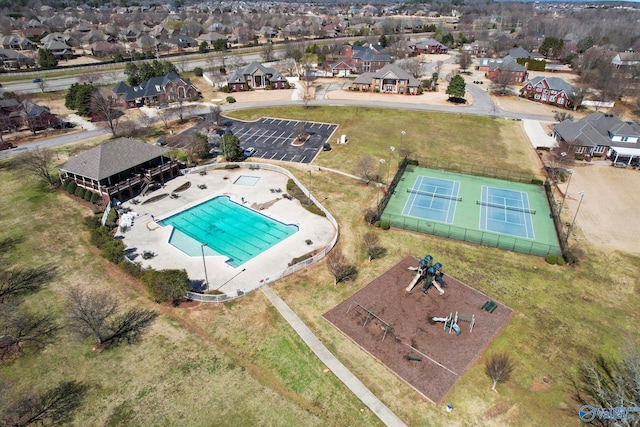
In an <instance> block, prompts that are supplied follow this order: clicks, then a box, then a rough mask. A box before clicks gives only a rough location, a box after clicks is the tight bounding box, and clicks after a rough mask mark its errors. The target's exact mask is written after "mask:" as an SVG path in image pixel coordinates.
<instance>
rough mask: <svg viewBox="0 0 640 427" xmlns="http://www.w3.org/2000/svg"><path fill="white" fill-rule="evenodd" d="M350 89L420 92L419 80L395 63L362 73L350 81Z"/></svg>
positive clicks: (398, 92)
mask: <svg viewBox="0 0 640 427" xmlns="http://www.w3.org/2000/svg"><path fill="white" fill-rule="evenodd" d="M350 90H355V91H360V92H380V93H396V94H407V95H418V94H420V93H421V91H420V82H419V81H418V80H417V79H416V78H415V77H413V76H412V75H411V74H409V73H407V72H406V71H404V70H403V69H402V68H400V67H398V66H397V65H395V64H388V65H386V66H385V67H383V68H381V69H380V70H378V71H376V72H375V73H362V74H361V75H360V76H358V77H357V78H356V79H355V80H354V81H353V83H351V87H350Z"/></svg>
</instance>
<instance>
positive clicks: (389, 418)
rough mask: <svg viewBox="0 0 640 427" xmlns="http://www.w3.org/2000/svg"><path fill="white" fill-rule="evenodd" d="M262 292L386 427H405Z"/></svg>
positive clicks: (283, 306) (295, 319) (290, 313)
mask: <svg viewBox="0 0 640 427" xmlns="http://www.w3.org/2000/svg"><path fill="white" fill-rule="evenodd" d="M262 292H263V293H264V294H265V296H266V297H267V298H268V299H269V301H271V304H273V306H274V307H275V308H276V309H277V310H278V312H280V314H281V315H282V317H284V318H285V320H286V321H287V322H288V323H289V325H291V327H293V329H294V330H295V331H296V333H297V334H298V335H299V336H300V338H302V340H303V341H304V342H305V343H306V344H307V345H308V346H309V348H310V349H311V350H312V351H313V352H314V353H315V354H316V356H318V358H319V359H320V360H321V361H322V363H324V364H325V365H326V366H327V368H329V369H331V372H333V373H334V374H335V375H336V376H337V377H338V378H339V379H340V381H342V382H343V383H344V385H346V386H347V387H348V388H349V390H351V391H352V392H353V393H354V394H355V395H356V396H357V397H358V399H360V400H361V401H362V403H364V404H365V405H367V407H368V408H369V409H371V410H372V411H373V413H374V414H376V416H377V417H378V418H380V420H381V421H382V422H383V423H384V424H385V425H387V426H406V424H405V423H404V422H402V420H401V419H400V418H398V416H397V415H396V414H394V413H393V412H391V410H390V409H389V408H387V407H386V406H385V404H384V403H382V402H381V401H380V399H378V398H377V397H376V396H375V395H374V394H373V393H371V391H370V390H369V389H368V388H367V387H366V386H365V385H364V384H362V382H361V381H360V380H359V379H358V378H357V377H356V376H355V375H353V374H352V373H351V371H349V370H348V369H347V368H346V367H345V366H344V365H343V364H342V363H341V362H340V361H339V360H338V359H337V358H336V357H335V356H334V355H333V354H332V353H331V352H330V351H329V350H328V349H327V347H325V346H324V344H322V343H321V342H320V340H319V339H318V337H316V336H315V335H314V333H313V332H311V329H309V328H308V327H307V326H306V325H305V324H304V323H303V322H302V320H300V318H299V317H298V316H297V315H296V314H295V313H294V312H293V310H291V308H290V307H289V306H288V305H287V304H286V303H285V302H284V301H283V300H282V299H281V298H280V297H279V296H278V295H276V293H275V292H273V290H272V289H271V288H270V287H269V286H264V287H263V288H262Z"/></svg>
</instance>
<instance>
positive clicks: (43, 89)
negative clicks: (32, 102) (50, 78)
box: [38, 79, 49, 93]
mask: <svg viewBox="0 0 640 427" xmlns="http://www.w3.org/2000/svg"><path fill="white" fill-rule="evenodd" d="M48 86H49V84H48V83H47V82H46V81H44V79H40V81H39V82H38V88H39V89H40V91H41V92H42V93H45V92H46V91H47V87H48Z"/></svg>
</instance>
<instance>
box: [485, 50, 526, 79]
mask: <svg viewBox="0 0 640 427" xmlns="http://www.w3.org/2000/svg"><path fill="white" fill-rule="evenodd" d="M478 70H480V71H486V72H485V77H487V78H488V79H489V80H502V79H505V80H506V81H508V82H509V84H522V83H523V82H524V81H525V80H526V79H527V75H528V73H527V66H526V65H520V64H518V62H517V61H516V60H515V59H514V58H512V57H510V56H508V55H507V56H505V57H504V58H495V59H493V58H481V59H480V65H479V66H478Z"/></svg>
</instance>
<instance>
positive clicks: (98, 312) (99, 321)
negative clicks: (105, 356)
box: [68, 286, 158, 347]
mask: <svg viewBox="0 0 640 427" xmlns="http://www.w3.org/2000/svg"><path fill="white" fill-rule="evenodd" d="M68 301H69V306H68V318H69V325H70V328H71V330H72V331H73V332H75V333H76V335H78V336H79V337H80V338H82V339H86V338H89V337H93V338H95V340H96V342H97V343H98V344H101V345H104V346H105V347H108V346H110V345H111V344H118V343H120V342H124V341H127V342H133V341H135V340H137V339H138V338H139V337H140V336H141V335H142V334H143V333H144V332H145V331H146V329H148V327H149V326H151V324H152V323H153V321H154V320H155V318H156V317H157V316H158V314H157V313H156V312H155V311H153V310H147V309H140V308H131V309H129V310H127V311H125V312H124V313H121V314H118V312H119V303H118V301H117V300H116V298H115V297H114V296H112V295H111V294H109V293H108V292H107V291H90V290H85V289H83V288H80V287H79V286H76V287H72V288H70V289H69V292H68Z"/></svg>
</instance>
